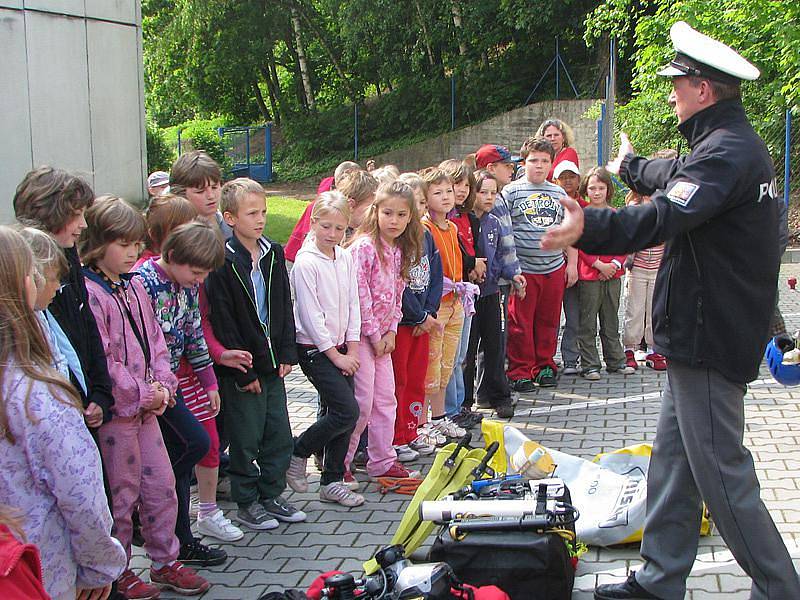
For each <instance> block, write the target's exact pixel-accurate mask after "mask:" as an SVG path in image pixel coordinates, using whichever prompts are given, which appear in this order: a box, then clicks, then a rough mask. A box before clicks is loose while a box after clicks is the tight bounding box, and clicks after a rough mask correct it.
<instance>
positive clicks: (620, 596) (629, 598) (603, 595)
mask: <svg viewBox="0 0 800 600" xmlns="http://www.w3.org/2000/svg"><path fill="white" fill-rule="evenodd" d="M594 600H659V598H658V596H654V595H653V594H651V593H650V592H648V591H647V590H646V589H644V588H643V587H642V586H640V585H639V584H638V583H636V576H635V573H634V572H633V571H631V572H630V573H628V579H626V580H625V581H624V582H622V583H607V584H604V585H598V586H597V587H596V588H595V590H594Z"/></svg>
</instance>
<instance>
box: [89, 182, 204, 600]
mask: <svg viewBox="0 0 800 600" xmlns="http://www.w3.org/2000/svg"><path fill="white" fill-rule="evenodd" d="M86 221H87V224H88V229H87V235H86V237H85V239H84V240H82V242H81V248H80V250H81V255H82V259H83V262H84V264H85V265H86V266H85V267H84V275H85V276H86V289H87V291H88V293H89V306H90V307H91V309H92V313H93V314H94V317H95V320H96V321H97V329H98V331H99V332H100V338H101V341H102V344H103V349H104V351H105V354H106V360H107V362H108V371H109V374H110V375H111V382H112V384H111V385H112V392H113V394H114V400H115V402H114V407H113V408H112V418H111V421H109V422H108V423H105V424H103V425H101V427H100V430H99V438H100V451H101V453H102V455H103V461H104V464H105V466H106V471H107V473H108V480H109V484H110V486H111V489H112V490H113V492H114V493H113V495H112V498H113V506H112V510H111V512H112V515H113V517H114V534H115V535H116V536H117V538H118V539H119V540H120V542H122V545H123V546H124V547H125V551H126V553H127V556H128V560H129V561H130V557H131V539H132V535H133V527H132V523H131V517H132V515H133V510H134V507H135V506H136V505H137V504H138V505H139V515H140V518H141V522H142V534H143V535H144V539H145V550H146V551H147V554H148V555H149V556H150V558H151V559H152V566H151V568H150V581H151V582H152V584H158V585H159V586H161V587H166V588H170V589H173V590H175V591H178V592H180V593H187V594H188V593H195V594H199V593H202V592H204V591H205V590H207V589H208V588H209V584H208V582H207V581H205V580H204V579H203V578H201V577H200V576H199V575H197V574H196V573H195V572H194V571H192V569H189V568H188V567H184V566H183V565H181V564H180V563H179V562H178V561H177V558H178V551H179V549H180V548H179V543H178V538H177V537H176V536H175V521H176V518H177V514H178V501H177V496H176V494H175V478H174V475H173V472H172V466H171V464H170V460H169V455H168V454H167V450H166V447H165V446H164V440H163V438H162V437H161V429H160V427H159V425H158V419H157V418H156V417H157V416H158V415H160V414H162V413H163V412H164V410H165V409H166V408H167V406H168V405H169V404H171V403H172V402H173V396H174V394H175V391H176V389H177V387H178V381H177V379H176V378H175V375H173V373H172V369H171V365H170V354H169V350H168V349H167V344H166V342H165V340H164V334H163V333H162V331H161V327H160V326H159V324H158V322H157V321H156V318H155V315H154V314H153V308H152V305H151V303H150V297H149V296H148V294H147V292H146V291H145V289H144V286H143V285H142V283H141V281H140V280H139V279H138V278H133V276H132V275H131V274H129V273H128V271H129V270H130V268H131V267H132V266H133V264H134V262H135V261H136V257H137V255H138V240H140V239H141V238H142V236H143V234H144V220H143V219H142V217H141V215H140V214H139V213H138V212H137V211H136V209H134V208H133V207H132V206H130V205H129V204H127V203H126V202H125V201H124V200H122V199H121V198H115V197H111V196H104V197H101V198H98V199H97V200H95V202H94V204H93V205H92V206H91V208H89V210H88V211H87V212H86ZM152 584H148V583H145V582H144V581H142V580H141V579H139V577H138V576H137V575H136V574H135V573H134V572H133V571H132V570H131V569H130V568H128V569H127V570H126V571H125V572H124V573H123V574H122V577H121V578H120V580H119V587H120V589H121V590H124V593H125V594H126V597H135V598H145V597H153V596H154V595H157V593H158V588H156V587H155V586H153V585H152Z"/></svg>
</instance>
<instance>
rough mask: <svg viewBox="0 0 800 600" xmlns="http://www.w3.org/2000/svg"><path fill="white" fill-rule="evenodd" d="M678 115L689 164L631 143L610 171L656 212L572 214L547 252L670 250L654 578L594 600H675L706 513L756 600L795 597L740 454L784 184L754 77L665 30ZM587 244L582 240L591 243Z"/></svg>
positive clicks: (651, 485)
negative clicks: (755, 120) (747, 96)
mask: <svg viewBox="0 0 800 600" xmlns="http://www.w3.org/2000/svg"><path fill="white" fill-rule="evenodd" d="M670 35H671V38H672V42H673V46H674V48H675V51H676V55H675V58H674V59H673V60H672V62H671V63H670V64H669V65H668V66H667V67H666V68H665V69H663V70H662V71H660V72H659V74H660V75H663V76H666V77H671V78H672V88H673V89H672V92H671V93H670V95H669V103H670V105H671V106H672V107H673V109H674V111H675V113H676V115H677V117H678V129H679V130H680V132H681V134H682V135H683V136H684V137H685V138H686V139H687V141H688V142H689V147H690V148H691V152H690V154H689V155H688V156H684V157H681V158H678V159H675V160H671V159H661V160H659V159H657V160H645V159H643V158H641V157H637V156H634V154H633V148H632V146H631V145H630V143H629V142H628V140H627V138H626V137H625V136H624V134H623V137H622V145H621V148H620V153H619V156H618V157H617V158H616V159H615V160H614V161H612V162H611V163H609V165H608V169H609V170H610V171H612V172H615V173H618V174H619V175H620V176H621V177H622V178H623V179H624V180H625V182H626V183H627V184H628V185H630V186H631V188H632V189H634V190H635V191H637V192H639V193H640V194H646V195H650V196H651V197H652V202H651V203H645V204H642V205H639V206H635V207H628V208H624V209H621V210H619V211H617V212H616V213H615V212H612V211H611V210H595V209H585V212H584V213H583V214H582V212H581V210H580V209H579V207H578V206H577V204H576V203H575V202H574V201H570V200H566V201H565V202H564V204H565V208H566V209H567V216H566V218H565V220H564V223H563V224H562V225H561V226H560V227H559V228H556V229H553V230H551V232H550V233H548V235H547V236H546V237H545V239H544V240H543V242H542V245H543V246H546V247H551V248H558V247H566V246H568V245H571V244H575V245H576V246H577V247H578V248H580V249H581V250H584V251H586V252H589V253H592V254H623V253H628V252H633V251H636V250H640V249H643V248H648V247H650V246H654V245H656V244H659V243H661V242H666V247H665V253H664V259H663V261H662V264H661V268H660V270H659V273H658V278H657V280H656V285H655V295H654V301H653V334H654V337H655V347H656V351H657V352H659V353H661V354H663V355H665V356H666V357H667V358H668V363H669V366H668V369H667V380H666V384H665V386H664V391H663V397H662V405H661V412H660V415H659V419H658V429H657V432H656V439H655V442H654V445H653V455H652V458H651V461H650V469H649V472H648V478H647V520H646V523H645V528H644V536H643V540H642V546H641V553H642V557H643V558H644V561H645V562H644V566H643V567H642V568H641V570H640V571H638V572H637V573H635V574H634V573H631V574H630V575H629V576H628V579H627V580H626V581H625V582H623V583H619V584H610V585H600V586H598V587H597V589H596V590H595V594H594V597H595V598H596V599H597V600H612V599H628V600H630V599H652V598H661V599H664V600H672V599H675V600H677V599H681V598H683V597H684V596H685V593H686V578H687V576H688V575H689V573H690V571H691V568H692V564H693V563H694V559H695V556H696V554H697V544H698V539H699V531H700V518H701V510H702V503H703V502H705V503H706V505H707V506H708V509H709V511H710V512H711V515H712V517H713V519H714V521H715V523H716V525H717V528H718V529H719V531H720V533H721V535H722V538H723V539H724V540H725V543H726V544H727V545H728V548H729V549H730V550H731V552H732V554H733V556H734V557H735V558H736V561H737V562H738V563H739V565H740V566H741V567H742V568H743V569H744V571H745V572H746V573H747V574H748V575H749V576H750V577H751V579H752V582H753V583H752V591H751V596H750V597H751V599H752V600H764V599H771V600H788V599H790V598H800V581H798V577H797V573H796V571H795V569H794V567H793V565H792V560H791V558H790V556H789V553H788V552H787V550H786V546H785V545H784V543H783V540H782V539H781V536H780V534H779V533H778V530H777V529H776V527H775V524H774V523H773V521H772V518H771V517H770V515H769V513H768V512H767V509H766V507H765V506H764V503H763V502H762V501H761V498H760V487H759V483H758V479H757V477H756V473H755V468H754V465H753V459H752V457H751V455H750V452H749V451H748V450H747V448H745V447H744V445H743V442H742V437H743V431H744V394H745V392H746V391H747V386H746V384H747V382H749V381H752V380H753V379H755V377H756V376H757V373H758V367H759V364H760V362H761V357H762V355H763V352H764V347H765V345H766V342H767V338H768V331H769V325H770V318H771V316H772V312H773V307H774V301H775V289H776V284H777V277H778V268H779V260H780V258H779V248H778V241H777V239H776V236H775V231H776V230H777V227H778V203H779V202H780V201H781V200H779V198H778V194H777V192H776V188H775V180H774V177H775V174H774V171H773V166H772V160H771V159H770V156H769V154H768V153H767V149H766V147H765V145H764V143H763V141H762V140H761V139H760V138H759V137H758V135H756V133H755V132H754V131H753V128H752V126H751V125H750V123H749V122H748V120H747V117H746V115H745V112H744V108H743V107H742V103H741V95H740V84H741V81H742V80H754V79H756V78H757V77H758V75H759V72H758V69H756V68H755V67H754V66H753V65H751V64H750V63H749V62H747V61H746V60H745V59H744V58H742V57H741V56H739V55H738V54H737V53H736V52H734V51H733V50H732V49H730V48H729V47H727V46H725V45H724V44H722V43H720V42H717V41H716V40H713V39H711V38H709V37H707V36H705V35H703V34H701V33H699V32H697V31H695V30H694V29H692V28H691V27H690V26H689V25H687V24H686V23H683V22H678V23H676V24H675V25H673V26H672V28H671V30H670ZM581 232H582V235H581Z"/></svg>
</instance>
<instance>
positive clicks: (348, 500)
mask: <svg viewBox="0 0 800 600" xmlns="http://www.w3.org/2000/svg"><path fill="white" fill-rule="evenodd" d="M319 499H320V500H321V501H322V502H336V503H337V504H341V505H342V506H347V507H353V506H361V505H362V504H364V496H362V495H361V494H356V493H355V492H351V491H350V490H349V489H347V486H345V484H344V483H342V482H341V481H334V482H333V483H329V484H328V485H323V486H321V487H320V488H319Z"/></svg>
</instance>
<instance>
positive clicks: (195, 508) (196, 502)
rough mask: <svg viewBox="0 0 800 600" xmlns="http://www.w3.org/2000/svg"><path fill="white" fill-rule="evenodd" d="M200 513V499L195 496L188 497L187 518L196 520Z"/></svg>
mask: <svg viewBox="0 0 800 600" xmlns="http://www.w3.org/2000/svg"><path fill="white" fill-rule="evenodd" d="M199 512H200V497H199V496H198V495H197V494H192V495H191V496H190V497H189V518H190V519H196V518H197V513H199Z"/></svg>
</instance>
